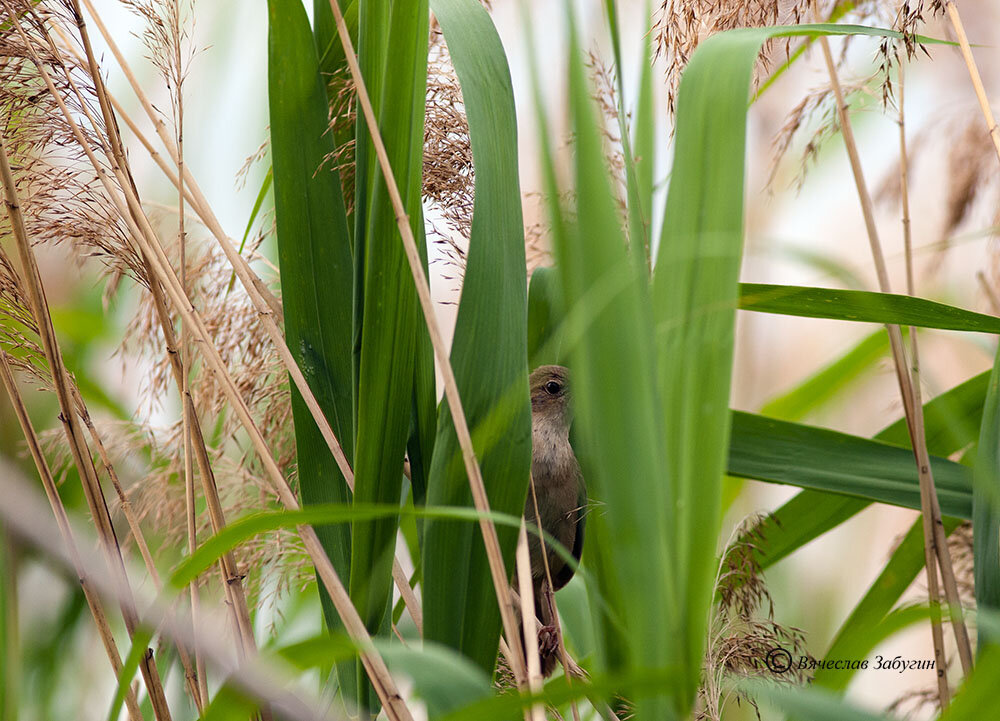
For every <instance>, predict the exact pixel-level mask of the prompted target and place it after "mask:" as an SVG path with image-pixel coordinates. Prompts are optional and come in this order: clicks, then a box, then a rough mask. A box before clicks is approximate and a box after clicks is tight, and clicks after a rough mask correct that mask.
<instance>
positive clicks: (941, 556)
mask: <svg viewBox="0 0 1000 721" xmlns="http://www.w3.org/2000/svg"><path fill="white" fill-rule="evenodd" d="M819 44H820V47H821V48H822V51H823V59H824V61H825V62H826V68H827V71H828V72H829V75H830V84H831V87H832V88H833V92H834V96H835V98H836V101H837V116H838V118H839V120H840V127H841V131H842V133H843V136H844V145H845V146H846V148H847V155H848V158H849V159H850V162H851V171H852V172H853V174H854V182H855V185H856V186H857V190H858V197H859V199H860V201H861V209H862V213H863V215H864V220H865V228H866V229H867V231H868V241H869V244H870V245H871V251H872V257H873V259H874V261H875V271H876V274H877V276H878V282H879V289H880V290H881V291H882V292H883V293H889V292H891V287H890V284H889V274H888V271H887V270H886V264H885V257H884V256H883V254H882V245H881V242H880V241H879V237H878V229H877V227H876V225H875V213H874V210H873V205H872V199H871V194H870V193H869V192H868V186H867V184H866V182H865V178H864V173H863V172H862V169H861V159H860V156H859V154H858V148H857V144H856V143H855V141H854V132H853V129H852V126H851V120H850V117H849V116H848V114H847V104H846V102H845V101H844V93H843V90H842V89H841V87H840V81H839V79H838V78H837V69H836V66H835V65H834V62H833V55H832V54H831V52H830V43H829V41H828V40H827V38H826V37H825V36H821V37H820V38H819ZM886 328H887V330H888V332H889V345H890V347H891V348H892V357H893V361H894V365H895V369H896V379H897V381H898V383H899V389H900V394H901V396H902V399H903V408H904V410H905V412H906V425H907V428H908V430H909V432H910V441H911V443H912V445H913V453H914V456H915V458H916V461H917V472H918V474H919V478H920V505H921V512H922V513H923V514H924V516H925V517H926V518H928V519H929V526H930V527H929V528H926V529H925V530H926V531H927V532H928V533H929V535H927V536H925V542H926V543H927V544H929V545H931V546H932V547H933V549H934V551H935V553H936V555H937V559H938V564H939V565H940V567H941V577H942V580H943V581H944V589H945V596H946V597H947V599H948V606H949V612H950V616H951V624H952V629H953V630H954V633H955V641H956V645H957V646H958V653H959V658H960V659H961V662H962V669H963V671H964V673H965V674H968V673H969V671H970V670H971V669H972V645H971V643H970V642H969V634H968V630H967V629H966V627H965V620H964V619H963V617H962V602H961V599H960V598H959V596H958V585H957V583H956V581H955V572H954V569H953V567H952V562H951V554H950V553H949V551H948V542H947V536H946V534H945V532H944V524H943V523H942V521H941V508H940V505H939V504H938V498H937V490H936V489H935V487H934V478H933V475H932V473H931V467H930V461H929V456H928V453H927V439H926V437H925V435H924V428H923V424H922V423H920V424H919V425H918V420H921V419H919V418H918V416H917V413H916V411H915V409H914V407H913V406H914V404H915V396H914V392H913V384H912V379H911V378H910V374H909V371H908V366H907V363H906V352H905V350H904V348H903V335H902V333H901V332H900V330H899V326H898V325H887V326H886ZM928 575H929V573H928Z"/></svg>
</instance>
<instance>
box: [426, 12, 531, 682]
mask: <svg viewBox="0 0 1000 721" xmlns="http://www.w3.org/2000/svg"><path fill="white" fill-rule="evenodd" d="M431 7H432V9H433V10H434V15H435V17H436V18H437V20H438V22H439V23H440V24H441V29H442V30H443V32H444V37H445V40H446V42H447V43H448V49H449V51H450V53H451V58H452V62H453V64H454V66H455V71H456V73H457V75H458V79H459V82H460V83H461V86H462V97H463V100H464V104H465V112H466V116H467V117H468V121H469V134H470V137H471V141H472V158H473V164H474V167H475V182H476V187H475V205H474V209H473V218H472V234H471V238H470V240H469V252H468V255H467V259H466V260H467V262H466V269H465V280H464V284H463V288H462V297H461V302H460V304H459V307H458V318H457V320H456V324H455V336H454V341H453V343H452V350H451V364H452V367H453V368H454V371H455V377H456V380H457V382H458V389H459V394H460V396H461V399H462V406H463V408H464V411H465V416H466V419H467V421H468V423H469V427H470V430H471V431H472V433H473V441H474V444H475V446H476V455H477V457H478V458H479V460H480V467H481V469H482V472H483V480H484V482H485V484H486V491H487V495H488V496H489V501H490V507H491V508H492V509H493V510H495V511H498V512H503V513H508V514H511V515H515V516H520V514H521V512H522V511H523V509H524V498H525V493H526V491H527V484H528V472H529V468H530V464H531V415H530V414H531V411H530V406H529V402H528V382H527V375H528V374H527V348H526V336H527V328H526V324H527V287H526V277H525V276H526V274H525V256H524V229H523V221H522V218H521V195H520V185H519V180H518V169H517V153H515V152H513V149H514V148H516V147H517V121H516V117H515V112H514V95H513V89H512V86H511V80H510V71H509V70H508V67H507V58H506V55H505V54H504V50H503V45H502V44H501V42H500V37H499V35H497V31H496V29H495V28H494V26H493V21H492V20H491V19H490V17H489V15H488V14H487V13H486V11H485V10H484V9H483V7H482V5H481V4H480V3H479V2H478V0H433V1H432V2H431ZM427 499H428V503H433V504H435V505H449V506H471V505H472V498H471V493H470V491H469V482H468V479H467V477H466V474H465V468H464V466H463V464H462V459H461V455H460V452H459V447H458V440H457V437H456V436H455V431H454V425H453V422H452V419H451V414H450V412H449V411H448V409H447V406H442V409H441V413H440V418H439V422H438V435H437V440H436V443H435V448H434V457H433V460H432V462H431V470H430V482H429V487H428V492H427ZM497 535H498V537H499V540H500V546H501V549H502V551H503V556H504V563H505V565H506V568H507V569H508V571H512V570H513V565H512V561H513V554H514V546H515V543H516V540H517V537H516V536H517V534H516V529H512V528H499V529H497ZM423 562H424V577H423V579H424V583H423V598H424V635H425V637H426V638H428V639H432V640H435V641H439V642H441V643H444V644H446V645H448V646H450V647H452V648H455V649H457V650H459V651H461V652H462V653H463V654H464V655H466V656H468V657H469V658H470V659H471V660H472V661H473V663H475V664H476V665H478V666H479V667H480V668H482V669H483V670H485V671H486V672H487V673H490V674H492V672H493V669H494V664H495V661H496V655H497V643H498V639H499V634H500V612H499V609H498V607H497V602H496V596H495V591H494V588H493V582H492V578H491V576H490V570H489V565H488V563H487V559H486V552H485V549H484V546H483V541H482V537H481V535H480V532H479V530H478V529H477V528H474V527H471V526H469V525H468V524H456V523H452V522H447V521H428V522H427V524H426V526H425V529H424V553H423Z"/></svg>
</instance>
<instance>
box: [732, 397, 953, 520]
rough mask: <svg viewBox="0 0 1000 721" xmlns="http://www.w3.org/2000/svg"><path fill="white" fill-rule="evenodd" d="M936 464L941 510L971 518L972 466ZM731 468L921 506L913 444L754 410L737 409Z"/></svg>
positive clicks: (744, 475) (767, 478) (773, 480)
mask: <svg viewBox="0 0 1000 721" xmlns="http://www.w3.org/2000/svg"><path fill="white" fill-rule="evenodd" d="M931 468H932V469H933V472H934V481H935V483H936V485H937V490H938V499H939V500H940V502H941V512H942V513H943V514H944V515H946V516H954V517H956V518H970V517H971V516H972V474H971V472H970V470H969V469H968V468H966V467H965V466H963V465H960V464H958V463H954V462H952V461H949V460H946V459H944V458H938V457H931ZM729 473H730V475H733V476H739V477H742V478H753V479H756V480H760V481H768V482H771V483H785V484H790V485H794V486H800V487H802V488H812V489H816V490H822V491H831V492H833V493H840V494H843V495H849V496H856V497H859V498H864V499H868V500H872V501H879V502H881V503H889V504H892V505H895V506H904V507H906V508H914V509H919V508H920V486H919V482H918V479H917V470H916V465H915V464H914V462H913V454H912V453H911V452H910V451H909V450H907V449H905V448H899V447H898V446H892V445H889V444H888V443H880V442H878V441H873V440H869V439H867V438H861V437H859V436H851V435H848V434H846V433H838V432H837V431H831V430H827V429H825V428H816V427H813V426H806V425H802V424H798V423H788V422H786V421H777V420H774V419H771V418H764V417H763V416H755V415H753V414H751V413H741V412H739V411H736V412H734V413H733V434H732V444H731V447H730V456H729Z"/></svg>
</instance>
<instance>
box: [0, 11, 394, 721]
mask: <svg viewBox="0 0 1000 721" xmlns="http://www.w3.org/2000/svg"><path fill="white" fill-rule="evenodd" d="M4 5H5V6H6V5H7V2H6V0H4ZM14 27H15V29H17V31H18V32H19V33H21V34H22V35H23V30H22V29H21V28H20V23H18V22H15V23H14ZM28 50H29V52H31V53H32V54H34V51H33V49H32V48H31V46H30V44H29V46H28ZM34 60H35V62H36V65H37V57H35V58H34ZM38 71H39V75H40V76H41V77H42V79H43V80H44V81H45V83H46V86H47V87H48V89H49V92H50V93H52V95H53V99H54V100H55V102H56V103H57V104H58V105H59V108H60V111H61V112H62V113H63V115H64V117H65V119H66V121H67V124H68V125H69V127H70V129H71V130H72V132H73V134H74V137H75V138H76V140H77V142H78V143H79V145H80V147H81V148H82V149H83V151H84V153H85V154H86V155H87V157H88V159H89V160H90V162H91V164H92V165H94V167H95V168H100V167H101V166H100V164H99V162H98V161H97V158H96V156H95V155H94V151H93V149H92V148H91V147H90V144H89V142H88V141H87V139H86V137H85V136H84V135H83V133H82V132H81V130H80V128H79V126H78V125H77V123H76V121H75V120H74V119H73V116H72V114H71V113H70V112H69V110H68V109H67V108H66V105H65V103H63V101H62V99H61V98H60V97H59V95H58V93H57V92H56V89H55V86H54V85H53V83H52V80H51V78H50V77H49V75H48V72H47V71H46V70H45V68H44V67H43V66H41V65H38ZM102 170H103V169H102ZM113 170H114V172H115V175H116V179H117V180H118V181H119V184H120V186H121V188H120V190H121V192H122V193H124V195H125V198H124V200H123V199H122V198H120V197H119V195H118V193H116V192H115V188H114V187H113V186H112V185H111V183H110V181H109V180H108V178H107V175H106V172H99V178H100V181H101V183H102V184H103V185H104V188H105V191H106V192H107V194H108V196H109V199H110V200H111V201H112V203H114V205H115V207H116V208H117V210H118V212H119V214H120V215H121V217H122V219H123V220H124V221H125V222H126V224H127V225H128V228H129V232H130V234H131V236H132V238H133V239H134V240H135V241H136V243H137V244H138V245H139V248H140V250H141V252H142V254H143V256H144V257H145V258H146V259H147V262H148V263H149V266H150V270H151V271H152V273H151V279H154V280H156V281H158V282H162V283H163V284H164V289H165V290H166V291H167V294H168V295H169V296H170V299H171V302H172V303H173V304H174V305H175V307H176V308H177V310H178V312H179V313H180V315H181V317H182V319H183V321H184V322H185V323H187V324H189V325H190V326H191V328H192V329H193V330H194V332H195V334H196V335H197V336H198V341H199V343H200V348H201V349H202V353H203V357H204V358H205V360H206V361H207V363H208V365H209V366H210V367H211V368H212V370H213V371H214V372H215V373H216V375H217V377H218V379H219V381H220V383H221V386H222V388H223V391H224V393H225V395H226V396H227V397H228V398H229V401H230V403H231V404H232V407H233V409H234V410H235V412H236V415H237V417H238V418H239V419H240V421H241V423H242V424H243V426H244V427H245V428H246V430H247V433H248V435H249V437H250V441H251V443H252V444H253V446H254V449H255V451H256V452H257V454H258V456H259V457H260V459H261V462H262V464H263V466H264V468H265V470H266V472H267V474H268V475H269V476H270V478H271V479H272V482H273V483H274V490H275V493H276V495H277V496H278V497H279V499H280V500H281V501H282V503H283V504H284V505H285V507H286V508H288V509H289V510H297V509H298V508H299V504H298V501H297V500H296V498H295V494H294V493H293V492H292V489H291V487H290V486H289V485H288V482H287V481H286V480H285V478H284V477H283V476H282V474H281V470H280V469H279V468H278V466H277V464H276V463H275V461H274V458H273V457H272V456H271V454H270V450H269V449H268V447H267V443H266V441H265V440H264V437H263V435H262V434H261V432H260V429H259V428H258V427H257V425H256V423H255V422H254V420H253V418H252V416H251V415H250V410H249V408H248V407H247V405H246V402H245V401H244V400H243V398H242V396H241V395H240V393H239V389H238V388H237V387H236V385H235V383H234V381H233V379H232V377H231V376H230V374H229V372H228V370H227V368H226V366H225V363H224V362H223V360H222V358H221V356H220V355H219V352H218V349H217V348H216V347H215V344H214V343H213V341H212V338H211V336H210V335H209V333H208V331H207V329H206V327H205V325H204V322H203V321H202V319H201V317H200V315H199V314H198V313H197V311H196V310H195V309H194V306H193V305H191V302H190V300H189V299H187V297H186V296H184V294H183V292H182V291H181V290H180V288H179V285H180V283H179V281H178V279H177V276H176V275H175V274H174V272H173V269H172V268H171V267H170V264H169V262H168V261H167V260H166V256H165V254H164V252H163V248H162V247H161V246H160V244H159V240H158V239H157V237H156V234H155V232H154V230H153V228H152V226H151V225H150V223H149V219H148V218H146V216H145V214H144V213H143V211H142V207H141V205H140V203H139V200H138V198H137V197H136V195H135V192H134V189H133V187H132V186H131V184H130V183H128V182H126V181H127V180H128V179H127V178H125V177H124V175H123V173H122V171H121V169H120V167H118V165H117V164H115V165H114V167H113ZM126 204H127V205H126ZM140 225H141V227H140ZM172 358H176V353H174V354H173V355H172ZM298 532H299V535H300V536H301V537H302V541H303V543H304V545H305V547H306V550H307V552H308V553H309V555H310V557H311V558H312V560H313V562H314V564H315V565H316V570H317V573H318V574H319V576H320V579H321V580H322V581H323V583H324V586H325V587H326V589H327V591H328V592H329V593H330V597H331V599H332V600H333V603H334V606H335V608H336V609H337V612H338V614H339V615H340V617H341V620H342V621H343V622H344V627H345V630H346V631H347V633H348V635H349V636H350V637H351V638H352V639H353V640H354V641H355V642H357V643H358V644H359V646H360V647H361V649H362V650H361V659H362V663H363V664H364V666H365V668H366V670H367V671H368V675H369V677H370V679H371V681H372V685H373V686H374V687H375V690H376V692H377V693H378V695H379V698H380V700H381V702H382V704H383V707H384V708H385V710H386V713H387V714H388V715H389V718H390V719H393V720H396V719H401V720H402V721H410V720H411V719H412V716H411V714H410V712H409V709H408V708H407V707H406V706H405V704H403V702H402V697H401V696H400V694H399V691H398V690H397V689H396V685H395V682H394V681H393V680H392V677H391V675H390V674H389V671H388V669H387V668H386V666H385V662H384V661H383V660H382V657H381V656H380V655H379V654H378V652H377V651H375V649H374V648H373V646H372V643H371V637H370V636H369V634H368V630H367V629H366V628H365V625H364V623H363V622H362V621H361V618H360V617H359V616H358V613H357V610H356V609H355V608H354V606H353V604H352V603H351V600H350V597H349V596H348V594H347V591H346V590H345V589H344V586H343V583H342V582H341V581H340V578H339V577H338V576H337V572H336V570H335V569H334V568H333V564H332V563H331V562H330V559H329V557H327V555H326V552H325V551H324V550H323V547H322V545H321V544H320V542H319V537H318V536H317V535H316V533H315V531H314V530H313V529H312V527H310V526H299V527H298Z"/></svg>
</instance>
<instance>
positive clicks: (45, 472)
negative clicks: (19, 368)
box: [0, 349, 142, 721]
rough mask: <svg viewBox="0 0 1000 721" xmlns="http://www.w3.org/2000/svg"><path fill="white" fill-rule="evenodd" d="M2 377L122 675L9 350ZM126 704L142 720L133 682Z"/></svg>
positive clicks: (0, 356)
mask: <svg viewBox="0 0 1000 721" xmlns="http://www.w3.org/2000/svg"><path fill="white" fill-rule="evenodd" d="M0 380H2V382H3V386H4V389H5V390H6V391H7V396H8V398H9V399H10V404H11V407H12V408H13V409H14V415H15V416H17V422H18V424H19V425H20V426H21V432H22V433H23V434H24V440H25V442H26V443H27V445H28V450H29V451H30V453H31V458H32V460H33V461H34V462H35V468H36V469H37V470H38V476H39V478H41V480H42V487H43V488H44V489H45V495H46V497H47V498H48V500H49V505H50V506H51V507H52V514H53V515H54V516H55V519H56V526H57V527H58V529H59V535H60V537H61V538H62V542H63V545H64V546H65V547H66V551H67V555H68V557H69V559H70V562H71V564H72V567H73V570H74V572H75V573H76V576H77V579H78V581H79V583H80V588H81V589H82V590H83V596H84V598H85V599H86V601H87V607H88V608H89V609H90V613H91V615H92V616H93V617H94V624H95V625H96V626H97V634H98V636H100V638H101V643H102V644H103V645H104V650H105V651H106V652H107V655H108V661H110V662H111V670H112V672H113V673H114V675H115V678H118V676H119V675H121V670H122V660H121V655H120V654H119V652H118V645H117V644H116V643H115V638H114V635H113V634H112V632H111V625H110V624H109V623H108V617H107V616H106V615H105V613H104V609H103V607H102V606H101V603H100V600H99V599H98V598H97V596H96V594H95V593H94V589H93V588H92V586H91V582H90V578H89V576H88V575H87V572H86V571H85V570H84V568H83V564H82V562H81V560H80V556H79V551H78V550H77V545H76V541H75V540H74V538H73V531H72V528H71V527H70V523H69V517H68V516H67V515H66V508H65V507H64V506H63V503H62V499H61V498H60V497H59V491H58V489H57V488H56V482H55V479H54V478H53V476H52V471H51V469H50V468H49V464H48V462H47V461H46V460H45V454H44V453H43V452H42V447H41V444H40V443H39V441H38V435H37V434H36V433H35V429H34V427H33V426H32V424H31V419H30V418H29V417H28V409H27V407H26V406H25V405H24V399H23V398H22V397H21V393H20V392H19V391H18V389H17V383H16V381H15V380H14V375H13V373H11V370H10V364H9V363H8V362H7V352H6V351H4V350H2V349H0ZM125 706H126V708H127V709H128V714H129V719H130V720H131V721H142V711H141V710H140V709H139V703H138V701H137V700H136V696H135V691H134V690H133V689H132V687H131V685H129V686H128V689H127V690H126V694H125Z"/></svg>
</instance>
